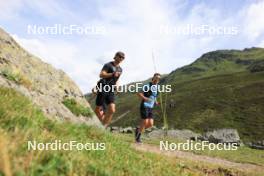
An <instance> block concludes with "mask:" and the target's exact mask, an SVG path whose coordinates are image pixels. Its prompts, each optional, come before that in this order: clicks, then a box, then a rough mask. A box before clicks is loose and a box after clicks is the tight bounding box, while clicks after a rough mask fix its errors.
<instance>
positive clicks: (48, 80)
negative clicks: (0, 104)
mask: <svg viewBox="0 0 264 176" xmlns="http://www.w3.org/2000/svg"><path fill="white" fill-rule="evenodd" d="M0 86H4V87H9V88H13V89H15V90H17V91H19V92H21V93H22V94H24V95H25V96H27V97H29V98H30V99H31V100H32V101H33V102H34V103H35V104H36V105H37V106H39V107H40V108H41V109H42V110H43V112H44V114H45V115H46V116H47V117H48V118H51V119H54V118H55V119H59V120H69V121H72V122H77V123H86V124H88V125H96V126H101V125H100V122H99V120H98V119H97V118H96V117H95V115H94V113H92V115H91V116H90V117H84V116H78V117H77V116H76V115H74V114H73V113H72V112H71V111H70V110H69V109H68V108H67V107H65V106H64V104H63V103H62V102H63V100H64V99H65V98H70V99H74V100H75V101H76V102H78V103H79V104H80V105H82V106H84V107H86V108H88V109H90V110H91V108H90V105H89V103H88V102H87V101H86V99H85V98H84V96H83V94H82V92H81V91H80V89H79V88H78V87H77V86H76V84H75V83H74V82H73V81H72V80H71V79H70V78H69V77H68V76H67V75H66V74H65V73H64V72H63V71H62V70H57V69H55V68H53V67H52V66H51V65H50V64H47V63H44V62H43V61H41V60H40V59H39V58H37V57H35V56H33V55H31V54H29V53H28V52H27V51H25V50H24V49H23V48H22V47H20V46H19V45H18V44H17V43H16V42H15V40H14V39H13V38H12V37H10V36H9V35H8V34H7V33H6V32H5V31H4V30H2V29H1V28H0ZM91 112H92V110H91Z"/></svg>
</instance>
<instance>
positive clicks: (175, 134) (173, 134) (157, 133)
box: [148, 129, 201, 140]
mask: <svg viewBox="0 0 264 176" xmlns="http://www.w3.org/2000/svg"><path fill="white" fill-rule="evenodd" d="M148 136H149V137H150V138H162V137H164V136H166V137H168V138H176V139H183V140H197V138H199V137H200V136H201V135H200V134H198V133H194V132H192V131H191V130H186V129H184V130H177V129H175V130H168V131H167V134H166V131H165V130H162V129H158V130H153V131H152V132H150V133H149V134H148Z"/></svg>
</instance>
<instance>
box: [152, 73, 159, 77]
mask: <svg viewBox="0 0 264 176" xmlns="http://www.w3.org/2000/svg"><path fill="white" fill-rule="evenodd" d="M155 76H161V74H160V73H154V75H153V77H155Z"/></svg>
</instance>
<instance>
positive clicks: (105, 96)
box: [96, 92, 115, 106]
mask: <svg viewBox="0 0 264 176" xmlns="http://www.w3.org/2000/svg"><path fill="white" fill-rule="evenodd" d="M111 103H115V93H114V92H98V94H97V97H96V106H103V105H104V104H106V105H109V104H111Z"/></svg>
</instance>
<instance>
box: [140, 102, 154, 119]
mask: <svg viewBox="0 0 264 176" xmlns="http://www.w3.org/2000/svg"><path fill="white" fill-rule="evenodd" d="M152 110H153V108H148V107H145V106H144V104H143V103H142V104H141V105H140V116H141V119H153V112H152Z"/></svg>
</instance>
